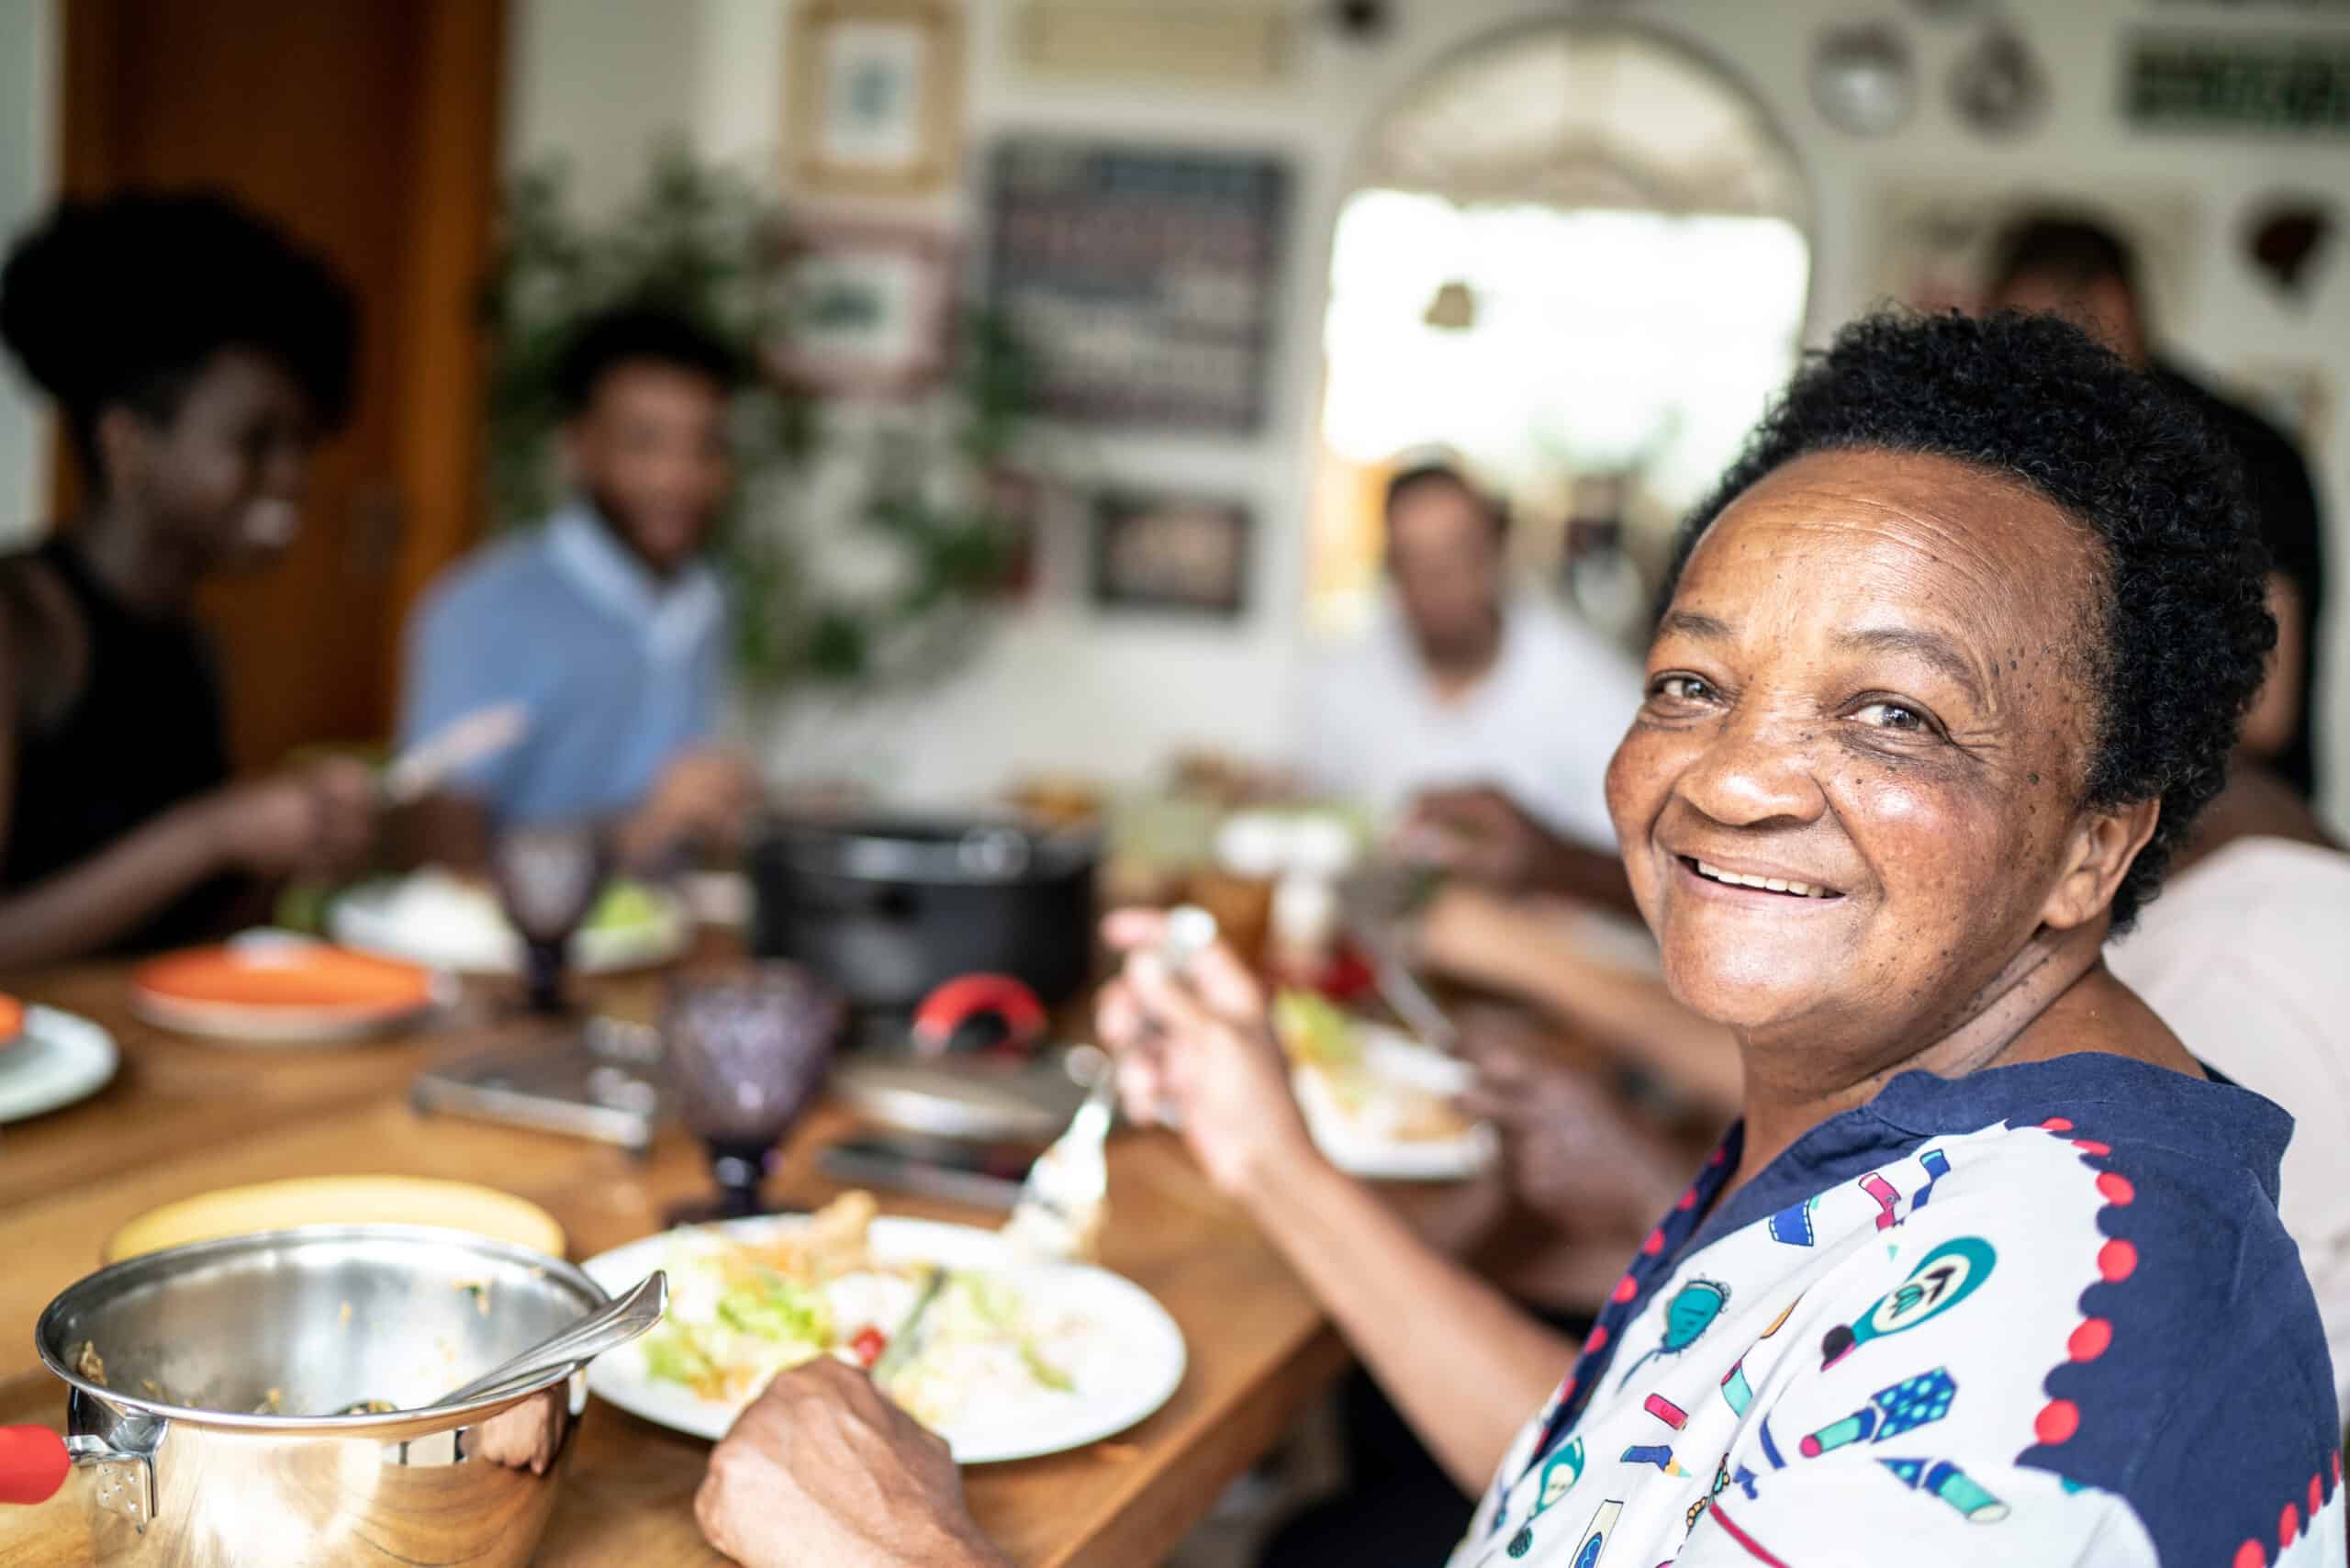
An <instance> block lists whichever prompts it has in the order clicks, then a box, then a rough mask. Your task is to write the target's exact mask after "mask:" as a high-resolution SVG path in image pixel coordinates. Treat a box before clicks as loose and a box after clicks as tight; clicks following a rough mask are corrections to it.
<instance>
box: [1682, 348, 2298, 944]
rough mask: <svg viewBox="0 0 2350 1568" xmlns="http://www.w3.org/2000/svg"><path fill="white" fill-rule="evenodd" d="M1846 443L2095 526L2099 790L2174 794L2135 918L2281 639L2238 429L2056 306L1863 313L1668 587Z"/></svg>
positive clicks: (1690, 524)
mask: <svg viewBox="0 0 2350 1568" xmlns="http://www.w3.org/2000/svg"><path fill="white" fill-rule="evenodd" d="M1846 449H1865V450H1872V451H1881V452H1896V453H1918V454H1926V455H1931V456H1936V457H1946V458H1951V459H1953V460H1955V461H1957V462H1960V463H1964V464H1968V465H1973V466H1975V467H1976V468H1980V469H1983V470H1986V471H1987V472H1989V473H1993V474H1997V475H1999V476H2003V477H2006V478H2009V479H2013V480H2018V481H2020V482H2021V483H2023V484H2025V485H2028V486H2030V487H2031V488H2032V489H2034V490H2036V491H2038V492H2039V493H2040V494H2041V495H2042V496H2044V497H2046V498H2048V499H2049V500H2051V501H2053V502H2054V503H2055V504H2056V505H2057V506H2058V507H2060V508H2062V509H2063V510H2065V512H2067V513H2069V514H2070V515H2071V516H2072V517H2074V518H2075V519H2076V520H2077V521H2079V522H2080V523H2081V525H2082V526H2083V527H2085V528H2087V530H2089V532H2092V533H2094V534H2095V535H2096V536H2097V538H2098V541H2099V542H2100V543H2101V544H2102V546H2103V553H2104V555H2105V560H2106V566H2107V572H2106V580H2105V595H2104V601H2103V603H2102V604H2101V605H2100V606H2099V607H2098V611H2099V612H2098V624H2097V625H2096V626H2095V627H2094V628H2093V629H2092V636H2091V638H2090V643H2091V646H2090V648H2089V649H2088V666H2089V667H2088V668H2087V671H2086V672H2085V673H2086V676H2087V681H2088V689H2089V690H2091V691H2093V692H2094V693H2096V694H2097V701H2098V724H2097V739H2096V743H2095V745H2096V751H2095V754H2094V756H2092V757H2091V758H2090V763H2089V768H2088V777H2087V790H2086V800H2087V804H2089V805H2092V806H2118V805H2123V804H2127V803H2129V802H2132V801H2144V800H2150V799H2153V798H2155V797H2157V796H2159V797H2160V798H2161V801H2162V814H2161V819H2160V821H2159V822H2157V823H2156V824H2155V827H2154V836H2153V837H2152V838H2150V839H2149V840H2148V841H2147V843H2146V846H2145V847H2144V848H2143V849H2142V850H2140V851H2139V852H2138V858H2137V860H2136V861H2135V862H2134V863H2133V864H2132V866H2131V868H2130V870H2129V872H2128V873H2127V874H2126V875H2125V876H2124V877H2123V879H2122V881H2121V887H2120V888H2119V889H2118V890H2116V891H2115V893H2114V895H2113V929H2114V930H2115V931H2117V932H2119V931H2124V930H2127V929H2128V928H2129V927H2130V924H2131V923H2132V921H2134V920H2135V919H2136V918H2137V913H2138V908H2139V906H2140V905H2141V904H2143V903H2144V902H2146V901H2147V900H2148V899H2150V898H2152V897H2153V896H2154V890H2155V889H2156V888H2157V887H2159V886H2160V885H2161V882H2162V879H2163V872H2164V871H2165V868H2167V867H2168V865H2169V863H2170V858H2171V855H2172V852H2173V851H2174V850H2176V849H2177V847H2178V846H2179V845H2180V843H2182V842H2183V841H2184V839H2185V838H2186V835H2187V831H2188V827H2189V825H2190V824H2192V823H2193V822H2194V821H2195V818H2196V815H2197V813H2198V812H2201V811H2202V809H2203V808H2204V806H2205V805H2207V804H2208V803H2209V802H2210V800H2211V798H2212V797H2213V796H2214V795H2216V794H2218V793H2219V792H2220V787H2221V784H2222V783H2224V782H2225V780H2226V776H2227V766H2228V754H2229V753H2230V751H2231V750H2233V747H2234V745H2235V741H2236V732H2237V730H2238V728H2239V727H2240V725H2241V724H2242V723H2243V721H2244V711H2245V709H2246V708H2247V707H2249V706H2250V704H2251V702H2252V700H2253V697H2254V695H2255V693H2256V692H2257V691H2258V690H2259V689H2260V683H2261V680H2262V678H2263V676H2264V675H2265V674H2266V666H2267V660H2268V654H2269V651H2270V650H2271V649H2272V648H2274V647H2275V646H2276V643H2277V623H2276V622H2275V621H2273V620H2272V619H2270V617H2269V614H2268V610H2267V604H2266V597H2265V594H2264V575H2265V573H2266V568H2267V557H2266V552H2265V551H2264V550H2263V549H2262V547H2261V544H2260V539H2259V534H2258V532H2257V530H2256V529H2255V527H2254V526H2253V521H2252V516H2251V511H2250V509H2249V507H2248V506H2247V504H2246V501H2245V497H2244V477H2243V474H2242V471H2241V467H2240V465H2239V464H2238V461H2237V458H2236V454H2235V450H2234V448H2233V445H2232V444H2231V443H2230V442H2229V441H2228V440H2227V438H2226V437H2225V435H2224V434H2223V433H2222V432H2221V431H2219V430H2217V429H2216V428H2215V427H2213V426H2212V425H2211V424H2210V422H2209V421H2208V420H2206V419H2205V418H2204V416H2203V414H2202V413H2201V412H2200V411H2199V409H2197V408H2195V407H2194V406H2193V405H2192V404H2190V403H2188V402H2187V401H2186V400H2185V399H2183V398H2180V397H2179V396H2178V395H2177V394H2176V393H2174V392H2171V391H2169V390H2168V389H2166V388H2165V386H2163V385H2162V384H2161V383H2160V382H2158V381H2156V380H2155V379H2154V377H2153V376H2150V375H2144V374H2143V373H2142V372H2140V371H2137V370H2135V369H2133V368H2132V367H2131V366H2130V365H2129V364H2126V363H2125V362H2123V361H2122V360H2121V358H2120V357H2119V356H2117V355H2116V354H2114V353H2112V352H2111V351H2110V350H2109V349H2107V348H2106V347H2104V346H2103V345H2102V344H2099V343H2098V342H2095V341H2094V340H2092V339H2091V338H2089V337H2088V336H2087V334H2085V333H2083V332H2081V331H2080V330H2077V329H2076V328H2074V327H2072V326H2069V325H2067V324H2066V323H2065V322H2064V321H2062V320H2060V319H2057V318H2055V317H2053V316H2044V315H2028V314H2025V313H2022V312H2019V311H2001V312H1999V313H1998V314H1997V315H1993V316H1988V317H1980V318H1976V317H1966V316H1961V315H1957V314H1954V313H1953V314H1949V315H1939V316H1919V315H1914V314H1910V313H1908V312H1904V311H1886V312H1882V313H1879V314H1876V315H1873V316H1868V317H1863V319H1860V320H1857V321H1854V322H1852V324H1851V325H1849V326H1847V327H1845V328H1844V329H1843V330H1841V331H1840V332H1838V333H1837V334H1836V339H1835V342H1833V343H1832V344H1830V347H1829V349H1828V350H1827V352H1826V353H1822V354H1818V355H1816V356H1814V357H1813V358H1812V359H1811V361H1810V362H1809V363H1808V364H1806V365H1805V366H1804V367H1803V369H1802V370H1800V371H1799V372H1797V374H1796V377H1795V379H1794V380H1793V381H1792V382H1790V383H1789V384H1788V386H1787V389H1786V391H1785V393H1784V394H1783V395H1781V397H1780V398H1779V399H1778V400H1777V401H1776V402H1775V403H1774V405H1773V406H1772V408H1771V409H1770V411H1769V412H1768V413H1766V414H1765V415H1764V416H1763V419H1762V424H1761V425H1759V426H1757V427H1756V429H1755V431H1754V433H1753V434H1752V435H1751V436H1750V437H1749V438H1748V440H1747V444H1746V448H1745V450H1744V452H1743V453H1741V454H1740V457H1739V459H1738V461H1737V462H1736V463H1734V464H1733V465H1731V466H1730V468H1729V472H1728V473H1726V474H1724V475H1723V476H1722V478H1721V481H1720V483H1719V484H1718V485H1717V486H1716V487H1715V488H1714V491H1713V494H1712V495H1711V496H1709V497H1708V498H1707V499H1706V500H1705V501H1704V502H1703V503H1702V504H1700V505H1699V506H1698V507H1697V508H1696V510H1694V511H1693V512H1691V513H1690V514H1689V517H1688V519H1687V521H1685V522H1684V523H1683V524H1682V528H1681V532H1680V536H1679V538H1678V540H1677V541H1676V542H1675V545H1674V549H1673V566H1672V569H1671V571H1670V572H1669V573H1668V574H1667V576H1666V579H1665V584H1664V599H1665V601H1666V602H1670V601H1671V599H1672V597H1673V585H1674V584H1675V583H1677V582H1678V581H1679V579H1680V577H1681V573H1682V569H1683V568H1684V566H1687V565H1688V562H1689V557H1690V555H1691V554H1692V553H1693V552H1694V551H1695V549H1696V547H1697V542H1698V541H1699V540H1700V539H1702V538H1703V537H1704V536H1705V533H1706V530H1707V528H1708V527H1710V526H1711V525H1712V524H1713V521H1714V520H1715V519H1716V518H1718V517H1719V516H1720V515H1721V514H1722V512H1723V511H1724V510H1726V509H1727V508H1728V507H1729V504H1730V503H1731V502H1732V501H1733V500H1735V499H1737V498H1738V497H1739V496H1740V495H1741V494H1743V493H1744V492H1745V491H1747V490H1748V489H1750V488H1751V487H1753V486H1754V485H1755V484H1756V483H1758V482H1759V481H1760V480H1761V479H1762V477H1763V476H1765V475H1767V474H1770V473H1771V472H1773V471H1774V469H1777V468H1780V467H1783V466H1785V465H1786V464H1789V463H1792V462H1794V461H1795V460H1796V458H1799V457H1803V456H1806V455H1807V454H1811V453H1815V452H1829V451H1838V450H1846Z"/></svg>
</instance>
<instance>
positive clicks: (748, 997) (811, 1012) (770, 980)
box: [661, 961, 845, 1225]
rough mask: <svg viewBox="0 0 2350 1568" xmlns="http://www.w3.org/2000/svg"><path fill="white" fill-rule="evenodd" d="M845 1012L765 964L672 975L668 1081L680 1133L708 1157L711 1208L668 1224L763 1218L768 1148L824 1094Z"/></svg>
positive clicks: (697, 1208)
mask: <svg viewBox="0 0 2350 1568" xmlns="http://www.w3.org/2000/svg"><path fill="white" fill-rule="evenodd" d="M844 1017H845V1009H844V1006H843V1004H842V1002H841V997H840V993H839V992H838V991H834V989H833V988H832V987H831V986H830V985H827V984H826V983H825V982H824V981H823V980H820V979H819V978H817V976H815V975H814V974H813V973H811V972H810V971H809V970H807V969H802V968H801V967H800V966H799V965H798V964H789V963H783V962H779V961H769V962H762V963H755V964H749V965H744V966H742V967H739V968H734V969H722V970H718V971H714V972H708V973H699V974H692V975H684V976H680V977H679V978H678V979H677V980H674V981H672V982H671V983H670V987H669V997H668V1002H667V1005H666V1008H665V1009H664V1010H663V1014H662V1024H661V1034H662V1043H663V1046H664V1047H665V1049H666V1056H667V1064H668V1072H669V1081H670V1086H671V1089H672V1092H674V1094H675V1097H676V1101H677V1111H678V1114H679V1115H680V1116H681V1117H682V1118H683V1119H684V1121H685V1124H686V1130H687V1131H688V1132H690V1133H692V1134H693V1135H694V1136H695V1137H699V1138H700V1139H701V1140H702V1143H703V1144H704V1145H705V1146H706V1147H707V1148H709V1150H710V1169H711V1176H712V1177H713V1178H714V1179H715V1181H716V1182H717V1184H718V1197H717V1199H716V1201H715V1202H712V1203H698V1204H688V1205H685V1206H683V1207H681V1208H679V1209H677V1210H673V1211H672V1212H671V1214H670V1216H669V1219H670V1223H671V1224H673V1225H676V1224H697V1223H700V1222H703V1221H707V1220H711V1219H737V1218H741V1217H743V1216H744V1215H755V1214H759V1213H762V1212H764V1209H763V1205H762V1203H761V1200H760V1197H759V1186H760V1183H761V1182H764V1181H765V1180H766V1178H767V1172H768V1170H770V1168H771V1167H772V1165H773V1162H774V1159H775V1149H776V1145H777V1144H778V1143H780V1142H781V1141H782V1139H783V1137H784V1135H785V1134H786V1133H789V1131H790V1130H791V1128H792V1126H793V1125H794V1124H795V1123H797V1122H798V1121H799V1120H800V1115H801V1114H802V1113H804V1112H805V1111H806V1110H807V1109H808V1106H809V1104H810V1103H811V1102H812V1101H813V1100H814V1099H815V1097H816V1093H817V1091H818V1090H820V1089H821V1088H822V1087H823V1082H824V1075H825V1072H826V1070H828V1069H829V1068H830V1067H831V1066H832V1060H833V1049H834V1044H835V1043H836V1042H837V1041H838V1039H839V1037H840V1032H841V1025H842V1021H843V1018H844Z"/></svg>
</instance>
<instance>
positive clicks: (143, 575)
mask: <svg viewBox="0 0 2350 1568" xmlns="http://www.w3.org/2000/svg"><path fill="white" fill-rule="evenodd" d="M72 537H73V548H74V550H76V551H77V552H79V554H81V557H82V559H83V560H84V562H85V563H86V564H87V565H88V566H89V568H90V571H91V573H92V574H93V575H94V576H95V577H97V579H98V581H99V583H100V584H101V585H103V586H104V587H105V588H106V591H107V592H108V593H110V594H112V595H113V596H114V597H115V599H117V600H118V601H119V602H121V603H122V604H125V605H127V606H129V608H130V609H132V610H136V611H138V612H139V613H140V614H142V615H154V616H162V615H176V614H179V613H180V612H182V611H184V610H186V609H187V607H188V604H189V602H190V601H191V600H192V599H194V598H195V597H196V584H197V583H199V582H201V581H202V580H203V577H204V564H203V562H202V561H201V560H199V559H198V558H197V557H196V554H195V553H193V552H191V551H188V550H185V549H181V548H177V547H175V546H174V545H173V543H171V542H170V540H169V539H168V538H167V537H165V535H164V534H163V533H162V531H161V530H159V529H157V528H155V527H154V526H153V525H152V523H151V521H150V520H149V519H148V518H146V517H144V516H142V515H140V514H139V513H137V512H135V511H133V510H131V509H129V508H128V507H125V506H123V505H122V504H120V503H119V502H116V501H111V500H100V501H99V502H98V503H97V504H96V505H95V506H93V507H92V508H91V509H90V510H88V511H85V512H84V513H83V514H82V518H81V521H80V522H79V523H77V524H76V525H75V526H74V529H73V535H72Z"/></svg>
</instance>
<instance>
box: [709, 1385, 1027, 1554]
mask: <svg viewBox="0 0 2350 1568" xmlns="http://www.w3.org/2000/svg"><path fill="white" fill-rule="evenodd" d="M694 1519H695V1521H696V1522H697V1523H698V1524H699V1525H700V1526H701V1532H702V1535H703V1536H704V1537H705V1538H706V1539H707V1540H709V1541H710V1544H711V1545H712V1546H714V1547H716V1548H717V1549H718V1550H719V1551H722V1552H724V1553H725V1554H726V1555H727V1556H729V1557H731V1558H733V1559H734V1561H735V1562H740V1563H742V1564H744V1568H787V1565H789V1568H912V1565H915V1564H920V1565H922V1568H997V1565H1000V1564H1001V1563H1002V1561H1003V1560H1002V1556H1001V1555H1000V1554H998V1553H997V1552H996V1551H995V1550H994V1549H993V1548H992V1547H990V1546H989V1545H988V1543H987V1541H986V1540H985V1538H983V1537H982V1536H981V1535H980V1534H979V1526H978V1525H977V1524H975V1523H974V1522H973V1521H972V1519H971V1515H970V1510H969V1509H968V1507H966V1506H964V1502H963V1478H962V1474H961V1473H960V1472H958V1471H957V1469H956V1468H955V1461H954V1459H953V1457H952V1456H951V1455H950V1453H949V1451H948V1450H947V1447H946V1441H945V1440H944V1439H941V1438H939V1437H937V1436H936V1435H935V1434H934V1433H931V1432H928V1431H925V1430H924V1429H923V1428H922V1427H921V1426H920V1425H918V1424H917V1423H916V1422H915V1421H914V1419H913V1417H911V1416H908V1415H907V1414H906V1413H905V1412H904V1411H902V1410H901V1409H899V1408H898V1407H897V1406H895V1405H892V1404H890V1401H889V1399H888V1398H887V1397H885V1396H884V1395H883V1394H882V1393H881V1391H880V1390H878V1389H877V1388H875V1387H874V1386H873V1382H872V1380H871V1379H870V1378H868V1377H867V1376H866V1375H865V1374H864V1373H863V1372H858V1371H857V1370H856V1369H855V1368H853V1367H849V1366H845V1365H843V1364H842V1363H841V1362H839V1361H834V1359H833V1358H831V1357H830V1356H819V1357H818V1358H817V1359H816V1360H814V1361H810V1362H808V1363H807V1364H806V1365H804V1366H800V1367H797V1368H794V1369H793V1370H792V1371H790V1372H783V1373H780V1374H779V1375H778V1376H777V1378H776V1379H775V1381H774V1382H772V1383H768V1384H767V1391H766V1392H765V1393H763V1394H760V1395H759V1397H758V1398H757V1399H756V1400H755V1401H753V1402H752V1404H751V1405H750V1406H749V1407H748V1408H747V1409H745V1410H744V1412H743V1414H742V1415H741V1416H739V1417H735V1421H734V1426H733V1429H732V1430H730V1431H729V1432H728V1433H727V1434H726V1436H725V1438H724V1439H722V1440H721V1441H720V1443H719V1444H718V1446H717V1447H716V1448H715V1449H712V1450H711V1455H710V1469H709V1471H708V1472H707V1473H705V1474H704V1475H703V1477H702V1483H701V1489H700V1490H699V1492H697V1493H696V1494H695V1495H694Z"/></svg>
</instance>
